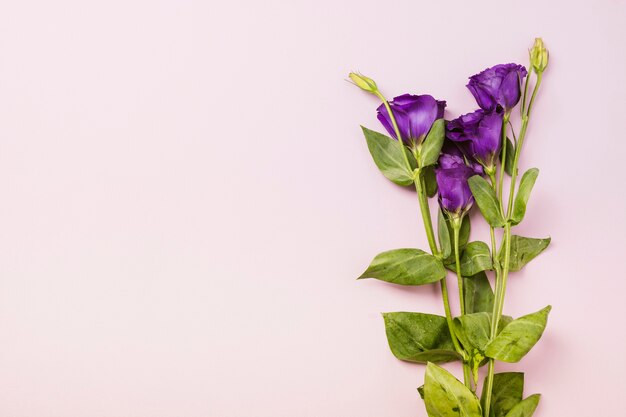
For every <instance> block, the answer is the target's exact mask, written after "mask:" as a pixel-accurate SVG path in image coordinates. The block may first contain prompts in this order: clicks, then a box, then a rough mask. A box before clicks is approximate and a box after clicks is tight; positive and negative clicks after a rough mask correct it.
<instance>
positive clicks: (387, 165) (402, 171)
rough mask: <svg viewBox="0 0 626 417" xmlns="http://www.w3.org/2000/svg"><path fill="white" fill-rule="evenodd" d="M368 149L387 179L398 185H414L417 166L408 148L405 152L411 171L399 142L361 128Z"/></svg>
mask: <svg viewBox="0 0 626 417" xmlns="http://www.w3.org/2000/svg"><path fill="white" fill-rule="evenodd" d="M361 129H363V134H364V135H365V140H366V141H367V147H368V149H369V151H370V154H371V155H372V158H374V163H376V166H377V167H378V169H380V171H381V172H382V173H383V175H384V176H385V177H387V179H389V180H391V181H393V182H394V183H396V184H398V185H411V184H413V168H415V167H416V166H417V163H416V162H415V158H414V157H413V155H412V154H411V152H409V151H408V150H407V149H406V147H405V148H404V152H405V153H406V154H407V157H408V158H409V163H410V164H411V169H409V168H408V167H407V166H406V162H405V160H404V156H402V149H400V145H399V144H398V141H397V140H394V139H392V138H390V137H389V136H385V135H383V134H382V133H378V132H374V131H373V130H369V129H367V128H366V127H363V126H361Z"/></svg>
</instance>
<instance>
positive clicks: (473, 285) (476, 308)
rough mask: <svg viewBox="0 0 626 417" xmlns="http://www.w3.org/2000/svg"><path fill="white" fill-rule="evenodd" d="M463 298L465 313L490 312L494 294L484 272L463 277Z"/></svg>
mask: <svg viewBox="0 0 626 417" xmlns="http://www.w3.org/2000/svg"><path fill="white" fill-rule="evenodd" d="M463 298H464V299H465V311H466V312H467V313H479V312H482V311H484V312H488V313H491V312H492V310H493V301H494V295H493V290H492V289H491V284H489V279H488V278H487V275H486V274H485V272H479V273H478V274H476V275H474V276H471V277H463Z"/></svg>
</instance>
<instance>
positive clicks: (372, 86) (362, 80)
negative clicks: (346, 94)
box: [348, 72, 378, 93]
mask: <svg viewBox="0 0 626 417" xmlns="http://www.w3.org/2000/svg"><path fill="white" fill-rule="evenodd" d="M348 77H350V79H351V80H352V82H353V83H354V85H356V86H357V87H359V88H360V89H361V90H364V91H367V92H369V93H375V92H377V91H378V87H377V86H376V83H375V82H374V80H372V79H371V78H369V77H366V76H365V75H363V74H357V73H355V72H351V73H350V75H348Z"/></svg>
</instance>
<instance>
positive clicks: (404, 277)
mask: <svg viewBox="0 0 626 417" xmlns="http://www.w3.org/2000/svg"><path fill="white" fill-rule="evenodd" d="M445 276H446V270H445V268H444V267H443V264H442V263H441V261H440V260H439V259H437V258H435V257H434V256H432V255H429V254H428V253H426V252H424V251H422V250H419V249H393V250H390V251H387V252H382V253H379V254H378V255H376V257H375V258H374V260H373V261H372V263H371V264H370V266H369V267H368V268H367V270H366V271H365V272H363V273H362V274H361V276H360V277H359V278H358V279H363V278H376V279H380V280H382V281H387V282H391V283H394V284H400V285H424V284H431V283H433V282H437V281H439V280H440V279H442V278H443V277H445Z"/></svg>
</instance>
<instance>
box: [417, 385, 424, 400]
mask: <svg viewBox="0 0 626 417" xmlns="http://www.w3.org/2000/svg"><path fill="white" fill-rule="evenodd" d="M417 392H418V393H419V395H420V397H421V398H422V400H423V399H424V385H420V386H419V387H417Z"/></svg>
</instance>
